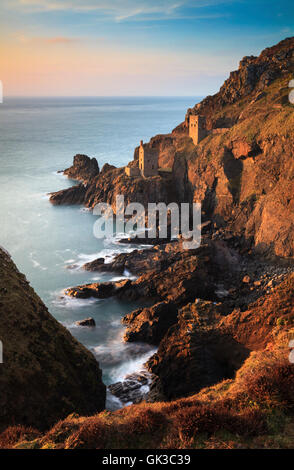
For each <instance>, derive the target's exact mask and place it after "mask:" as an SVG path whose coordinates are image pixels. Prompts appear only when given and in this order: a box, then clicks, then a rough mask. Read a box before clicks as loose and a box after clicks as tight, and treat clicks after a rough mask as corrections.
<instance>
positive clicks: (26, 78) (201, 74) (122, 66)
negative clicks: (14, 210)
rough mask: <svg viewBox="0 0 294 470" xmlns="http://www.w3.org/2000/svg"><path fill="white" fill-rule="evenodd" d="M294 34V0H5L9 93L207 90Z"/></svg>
mask: <svg viewBox="0 0 294 470" xmlns="http://www.w3.org/2000/svg"><path fill="white" fill-rule="evenodd" d="M289 36H294V2H293V0H280V1H277V0H267V1H265V0H0V80H1V81H2V83H3V89H4V96H205V95H208V94H213V93H215V92H217V91H218V89H219V88H220V86H221V85H222V83H223V81H224V80H225V79H226V78H227V77H228V75H229V73H230V71H232V70H236V69H237V68H238V64H239V61H240V60H241V58H242V57H244V56H245V55H252V54H253V55H258V54H259V53H260V52H261V50H262V49H264V48H265V47H269V46H271V45H274V44H276V43H277V42H279V41H280V40H282V39H284V38H286V37H289Z"/></svg>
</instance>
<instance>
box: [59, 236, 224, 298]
mask: <svg viewBox="0 0 294 470" xmlns="http://www.w3.org/2000/svg"><path fill="white" fill-rule="evenodd" d="M171 246H172V248H171V251H170V253H169V256H168V257H164V259H165V265H163V264H162V265H161V268H160V269H159V270H158V271H155V272H146V273H145V274H143V275H142V276H140V277H139V278H138V279H136V280H135V281H131V280H123V281H117V282H105V283H91V284H85V285H82V286H77V287H73V288H69V289H67V290H66V292H65V293H66V294H67V295H69V296H72V297H76V298H85V297H96V298H105V297H111V296H113V295H116V296H118V297H119V298H124V299H129V300H135V299H140V298H142V299H150V300H153V301H154V302H156V301H157V302H158V301H163V300H167V301H173V302H175V303H176V304H181V305H183V304H184V303H187V302H189V301H191V300H194V299H195V297H201V298H214V297H215V294H214V291H215V281H216V277H215V276H217V273H218V270H219V267H218V266H217V265H216V264H215V263H214V260H213V256H214V250H213V249H212V247H211V246H209V245H203V246H201V247H199V248H198V249H195V250H182V249H181V250H179V249H175V250H173V244H171ZM150 251H151V250H150ZM155 251H156V250H155ZM149 253H150V252H149ZM156 256H157V254H156Z"/></svg>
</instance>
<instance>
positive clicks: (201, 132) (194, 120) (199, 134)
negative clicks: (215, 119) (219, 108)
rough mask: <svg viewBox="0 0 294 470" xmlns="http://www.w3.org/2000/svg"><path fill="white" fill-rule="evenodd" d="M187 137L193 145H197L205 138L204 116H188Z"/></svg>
mask: <svg viewBox="0 0 294 470" xmlns="http://www.w3.org/2000/svg"><path fill="white" fill-rule="evenodd" d="M189 136H190V137H191V138H192V139H193V143H194V145H198V144H199V142H201V140H202V139H204V137H206V136H207V130H206V119H205V116H199V115H196V116H195V115H192V114H191V115H190V116H189Z"/></svg>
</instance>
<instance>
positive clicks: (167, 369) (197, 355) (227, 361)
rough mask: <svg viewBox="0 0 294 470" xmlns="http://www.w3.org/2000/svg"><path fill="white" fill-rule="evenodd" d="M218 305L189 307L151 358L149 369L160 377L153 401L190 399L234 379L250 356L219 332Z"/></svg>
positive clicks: (204, 303)
mask: <svg viewBox="0 0 294 470" xmlns="http://www.w3.org/2000/svg"><path fill="white" fill-rule="evenodd" d="M220 316H221V315H220V313H219V312H218V306H217V305H216V304H215V303H214V302H204V301H201V300H197V302H195V303H192V304H188V305H186V306H185V307H183V308H182V309H181V310H180V311H179V315H178V322H177V323H175V324H174V325H173V326H171V328H170V329H169V330H168V332H167V333H166V335H165V336H164V338H163V340H162V341H161V343H160V345H159V348H158V351H157V353H156V354H154V355H153V356H152V357H151V359H149V361H148V363H147V365H148V368H149V370H150V371H151V372H152V373H153V374H155V375H156V376H157V377H158V381H155V382H154V383H153V386H152V388H151V392H150V398H151V399H152V398H153V397H155V398H156V399H157V394H158V393H159V397H160V399H162V396H163V397H164V398H165V399H171V398H176V397H183V396H187V395H189V394H191V393H196V392H198V391H199V390H201V389H202V388H204V387H207V386H209V385H212V384H215V383H217V382H219V381H220V380H222V379H224V378H230V377H232V376H233V374H234V372H235V371H236V370H237V369H238V368H239V367H240V366H241V364H242V362H243V361H244V360H245V358H246V357H247V356H248V351H247V349H246V348H245V347H243V346H242V345H239V344H238V343H237V341H235V340H234V339H233V338H232V337H231V336H229V335H227V334H226V333H224V332H223V331H221V330H218V328H217V326H216V325H217V323H218V321H219V318H220Z"/></svg>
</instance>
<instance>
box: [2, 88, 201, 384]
mask: <svg viewBox="0 0 294 470" xmlns="http://www.w3.org/2000/svg"><path fill="white" fill-rule="evenodd" d="M198 101H199V98H197V97H191V98H188V97H184V98H183V97H182V98H157V97H156V98H150V97H148V98H139V97H136V98H126V97H124V98H114V97H112V98H50V99H49V98H33V99H31V98H22V99H20V98H10V99H7V100H6V101H5V103H4V104H1V105H0V194H1V205H0V220H1V230H0V245H2V246H4V247H5V248H6V249H7V250H8V251H9V252H10V254H11V255H12V257H13V259H14V261H15V263H16V264H17V266H18V267H19V269H20V270H21V271H22V272H23V273H25V274H26V276H27V279H28V280H29V281H30V283H31V285H32V286H33V287H34V289H35V290H36V292H37V293H38V294H39V295H40V297H41V298H42V300H43V301H44V302H45V304H46V305H47V307H48V309H49V311H50V312H51V313H52V314H53V315H54V316H55V318H56V319H57V320H58V321H60V322H61V323H62V324H63V325H65V326H66V327H67V328H69V330H70V331H71V333H72V334H73V335H74V336H75V337H76V338H77V339H78V340H79V341H81V342H82V343H83V344H84V345H85V346H86V347H88V348H90V349H91V350H92V351H93V352H94V354H95V355H96V357H97V359H98V360H99V362H100V365H101V367H102V369H103V379H104V381H105V383H106V384H108V383H111V382H115V381H117V380H120V379H122V378H123V377H124V376H125V374H126V373H129V372H132V371H134V370H137V369H138V368H139V367H140V365H141V364H142V363H143V362H144V361H145V360H146V359H147V357H148V356H149V355H150V354H151V353H152V351H153V350H154V349H153V348H152V347H149V346H146V345H131V344H124V343H123V342H122V334H123V327H122V326H121V324H120V319H121V317H122V316H123V315H124V314H126V313H128V312H130V311H132V310H133V309H134V308H136V307H137V306H138V304H135V303H130V302H121V301H117V300H114V299H106V300H99V301H95V300H92V299H89V300H76V299H65V298H64V297H63V295H62V293H63V290H64V289H65V288H67V287H70V286H74V285H77V284H80V283H86V282H92V281H99V280H109V279H114V278H115V277H114V276H111V275H101V274H100V273H87V272H84V271H83V270H81V269H79V268H76V269H68V266H69V265H72V264H76V265H77V266H81V265H82V264H83V263H85V262H86V261H88V260H91V259H95V258H96V257H100V256H107V257H111V256H113V255H114V254H115V253H118V252H121V251H128V250H130V248H129V247H127V246H126V247H119V246H118V245H117V244H116V243H115V241H114V240H112V239H110V240H104V241H101V240H97V239H96V238H94V236H93V223H94V221H95V219H94V217H93V215H92V214H91V213H90V212H88V211H85V210H84V209H83V208H81V207H76V206H75V207H53V206H52V205H51V204H50V203H49V202H48V196H47V195H46V194H47V193H48V192H50V191H56V190H59V189H63V188H65V187H69V186H71V185H72V184H73V182H72V181H70V180H68V179H67V178H65V177H64V176H63V175H60V174H57V170H62V169H65V168H67V167H69V166H70V165H71V164H72V159H73V156H74V155H75V154H76V153H85V154H87V155H89V156H91V157H93V156H94V157H96V158H97V160H98V163H99V165H100V167H102V165H103V164H104V163H106V162H108V163H111V164H114V165H116V166H122V165H125V164H126V163H127V162H128V161H129V160H131V159H132V158H133V151H134V147H135V146H136V145H138V143H139V141H140V139H143V140H144V141H148V140H149V139H150V137H152V136H153V135H155V134H159V133H166V132H169V131H171V130H172V129H173V128H174V127H175V126H176V125H177V124H178V123H180V122H181V121H183V120H184V117H185V112H186V110H187V108H188V107H191V106H193V105H194V104H195V103H197V102H198ZM109 259H110V258H109ZM125 274H126V276H128V273H125ZM88 316H92V317H94V318H95V321H96V325H97V326H96V328H93V329H88V328H82V327H76V326H75V324H74V322H75V321H76V320H79V319H82V318H85V317H88ZM20 321H21V318H20Z"/></svg>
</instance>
